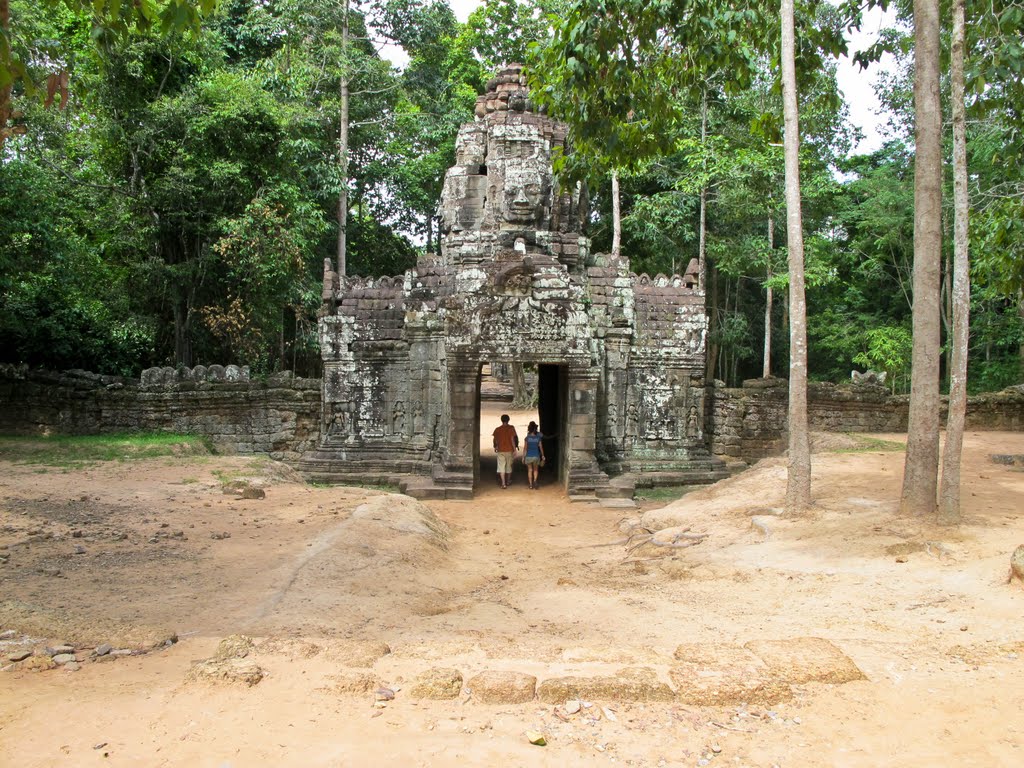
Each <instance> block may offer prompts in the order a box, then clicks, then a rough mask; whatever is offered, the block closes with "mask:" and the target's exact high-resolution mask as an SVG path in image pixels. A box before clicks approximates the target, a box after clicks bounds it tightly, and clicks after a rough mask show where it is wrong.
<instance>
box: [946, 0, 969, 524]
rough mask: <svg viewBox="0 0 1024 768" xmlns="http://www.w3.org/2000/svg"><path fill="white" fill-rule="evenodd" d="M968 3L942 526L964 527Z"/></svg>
mask: <svg viewBox="0 0 1024 768" xmlns="http://www.w3.org/2000/svg"><path fill="white" fill-rule="evenodd" d="M964 26H965V25H964V0H953V39H952V50H951V55H950V70H951V76H952V102H953V291H952V295H953V335H952V344H951V345H950V346H951V347H952V348H953V349H952V360H951V365H950V368H949V415H948V416H947V419H946V447H945V450H944V451H943V453H942V483H941V485H940V486H939V513H938V521H939V522H940V523H942V524H944V525H956V524H957V523H959V522H960V454H961V451H962V449H963V442H964V421H965V420H966V415H967V350H968V344H969V334H968V330H969V328H968V326H969V322H970V311H971V281H970V270H969V256H970V254H969V250H968V247H969V244H970V241H969V240H968V227H967V223H968V216H969V214H970V201H969V199H968V195H967V119H966V115H965V114H964V113H965V111H966V108H965V104H964V37H965V32H964Z"/></svg>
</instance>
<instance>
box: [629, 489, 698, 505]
mask: <svg viewBox="0 0 1024 768" xmlns="http://www.w3.org/2000/svg"><path fill="white" fill-rule="evenodd" d="M692 490H693V486H692V485H658V486H655V487H653V488H637V489H636V493H635V494H634V495H635V496H636V498H637V499H640V500H641V501H657V502H666V503H667V502H670V501H675V500H676V499H681V498H682V497H683V496H685V495H686V494H688V493H689V492H690V491H692Z"/></svg>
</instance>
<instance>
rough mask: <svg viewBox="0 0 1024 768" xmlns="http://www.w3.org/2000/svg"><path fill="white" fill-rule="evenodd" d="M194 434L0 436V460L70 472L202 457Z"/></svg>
mask: <svg viewBox="0 0 1024 768" xmlns="http://www.w3.org/2000/svg"><path fill="white" fill-rule="evenodd" d="M208 450H209V449H208V447H207V445H206V442H205V440H204V439H203V438H201V437H197V436H195V435H176V434H169V433H166V432H159V433H137V434H118V435H51V436H47V437H26V436H22V435H0V460H6V461H12V462H14V463H16V464H37V465H42V466H48V467H58V468H63V469H73V468H78V467H83V466H85V465H88V464H95V463H97V462H102V461H137V460H139V459H153V458H159V457H161V456H192V455H197V454H205V453H207V452H208Z"/></svg>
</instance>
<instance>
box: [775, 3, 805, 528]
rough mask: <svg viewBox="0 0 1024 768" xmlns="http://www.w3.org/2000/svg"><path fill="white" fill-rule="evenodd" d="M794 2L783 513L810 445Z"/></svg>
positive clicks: (787, 79) (785, 40) (797, 490)
mask: <svg viewBox="0 0 1024 768" xmlns="http://www.w3.org/2000/svg"><path fill="white" fill-rule="evenodd" d="M793 6H794V0H782V104H783V110H784V115H785V126H786V134H785V138H784V141H785V154H786V240H787V243H788V246H789V312H790V326H789V472H788V480H787V483H786V510H787V512H789V514H796V513H800V512H803V511H804V510H806V509H807V508H808V507H809V506H810V505H811V443H810V435H809V434H808V429H807V309H806V306H805V304H804V234H803V219H802V216H801V212H800V113H799V109H798V107H797V100H796V99H797V93H796V60H795V56H796V52H795V39H796V35H795V32H794V26H795V22H794V9H793Z"/></svg>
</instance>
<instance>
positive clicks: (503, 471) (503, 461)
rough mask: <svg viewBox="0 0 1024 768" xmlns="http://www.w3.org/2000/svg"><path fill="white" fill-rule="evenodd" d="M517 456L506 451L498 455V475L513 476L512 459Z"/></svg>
mask: <svg viewBox="0 0 1024 768" xmlns="http://www.w3.org/2000/svg"><path fill="white" fill-rule="evenodd" d="M513 456H515V454H514V453H512V452H511V451H505V452H503V453H499V454H498V474H499V475H511V474H512V457H513Z"/></svg>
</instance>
